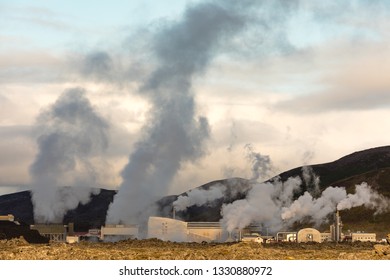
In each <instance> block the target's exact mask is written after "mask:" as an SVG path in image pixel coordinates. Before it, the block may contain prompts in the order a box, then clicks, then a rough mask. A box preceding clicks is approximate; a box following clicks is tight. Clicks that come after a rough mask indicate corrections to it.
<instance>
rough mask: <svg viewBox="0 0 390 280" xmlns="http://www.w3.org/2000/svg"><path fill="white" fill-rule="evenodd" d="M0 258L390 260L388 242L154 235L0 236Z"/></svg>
mask: <svg viewBox="0 0 390 280" xmlns="http://www.w3.org/2000/svg"><path fill="white" fill-rule="evenodd" d="M0 259H1V260H256V259H258V260H294V259H295V260H327V259H331V260H337V259H343V260H390V246H389V245H381V244H376V245H374V244H370V243H354V244H351V243H349V244H334V243H323V244H297V243H290V244H288V243H285V244H264V245H261V244H257V243H243V242H241V243H223V244H198V243H174V242H163V241H160V240H156V239H149V240H128V241H121V242H117V243H88V242H81V243H77V244H65V243H50V244H29V243H27V242H26V241H25V240H23V239H11V240H0Z"/></svg>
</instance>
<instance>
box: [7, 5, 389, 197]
mask: <svg viewBox="0 0 390 280" xmlns="http://www.w3.org/2000/svg"><path fill="white" fill-rule="evenodd" d="M204 2H218V1H181V0H170V1H151V0H148V1H120V0H111V1H89V0H87V1H48V0H37V1H18V0H15V1H6V0H0V108H1V110H0V194H4V193H9V192H12V191H16V190H21V189H29V188H30V186H31V184H32V181H33V178H32V177H33V175H34V174H33V172H32V171H31V170H32V166H34V163H36V162H37V158H39V155H42V150H45V147H44V146H42V145H43V144H42V142H41V141H40V140H42V135H45V133H46V132H47V130H48V127H49V126H45V125H44V124H42V120H46V121H47V119H45V118H43V117H42V116H43V115H45V112H46V113H47V112H48V111H50V108H55V106H54V105H53V104H59V103H60V102H59V101H58V100H60V101H61V100H62V101H63V100H64V99H61V97H64V94H65V95H66V94H68V93H70V92H73V93H74V92H75V91H74V90H73V91H72V90H70V89H74V88H78V89H82V90H80V91H79V92H82V94H83V96H85V98H86V99H87V101H86V100H84V99H83V102H84V101H85V103H84V104H86V106H87V107H88V108H89V110H92V109H91V108H93V112H94V113H96V114H98V115H99V120H102V123H105V124H107V131H106V130H104V133H107V135H105V137H107V139H106V138H105V140H107V145H102V147H103V146H104V147H103V148H104V149H103V148H102V149H100V148H99V149H98V151H94V152H93V153H90V154H88V155H87V156H88V158H89V161H88V164H91V166H92V167H93V168H95V170H97V172H96V173H97V175H96V178H94V180H93V182H94V183H96V187H102V188H109V189H117V188H118V186H120V185H121V183H122V181H123V180H124V179H123V177H124V176H123V172H122V170H124V168H125V166H126V165H127V164H128V161H129V155H131V154H134V153H135V152H134V151H136V149H137V147H138V146H139V143H141V142H142V139H143V138H144V137H145V130H147V128H148V127H150V122H151V120H152V121H153V118H152V117H151V116H153V113H152V112H154V111H158V110H159V107H158V106H157V105H156V104H157V103H155V102H154V99H153V98H154V97H151V96H150V95H147V94H145V93H144V91H145V86H146V85H147V82H146V81H149V80H148V77H149V79H150V77H153V73H155V72H154V71H155V69H156V68H158V66H159V65H160V66H161V61H159V59H160V60H161V57H160V58H159V55H160V56H161V52H167V51H168V50H165V49H164V47H165V46H166V45H169V44H168V43H169V41H170V38H161V36H164V34H165V36H167V34H169V33H164V32H161V30H165V29H167V28H168V29H169V27H170V26H174V24H175V23H177V22H180V21H181V20H182V18H183V15H184V14H185V13H186V11H187V10H188V9H189V8H191V7H194V6H196V5H202V3H204ZM227 2H229V1H227ZM243 3H244V4H243V6H245V5H246V3H247V5H246V7H245V9H244V8H242V10H239V11H240V12H241V13H242V15H243V18H245V21H243V23H242V24H241V25H240V28H239V30H237V32H236V31H235V32H230V33H228V34H229V35H228V36H224V38H222V39H220V40H219V41H218V44H215V45H213V48H212V55H211V54H209V53H207V54H208V55H209V56H208V57H207V63H206V62H205V63H202V61H201V62H199V63H200V66H199V67H200V68H201V69H200V70H199V71H197V72H195V74H194V75H192V76H191V77H190V81H191V87H190V94H191V96H193V101H194V102H195V106H194V110H195V112H194V116H195V117H197V116H199V117H203V118H204V119H205V120H207V123H208V129H209V132H208V133H207V137H206V136H205V139H202V141H198V142H197V143H198V144H199V145H202V153H199V154H197V156H196V157H194V158H191V159H189V160H182V161H180V162H179V164H178V169H177V170H175V172H173V175H172V176H173V177H172V178H170V181H169V188H168V190H167V194H179V193H182V192H184V191H186V190H189V189H192V188H194V187H197V186H199V185H201V184H204V183H207V182H209V181H212V180H217V179H221V178H227V177H243V178H251V176H252V173H251V172H252V171H251V165H252V163H251V158H250V156H248V145H249V147H251V151H252V152H256V153H260V154H261V155H264V156H268V157H269V159H270V161H271V166H272V168H271V169H270V171H269V172H268V173H267V174H263V175H262V179H268V177H271V176H274V175H276V174H279V173H281V172H284V171H287V170H289V169H292V168H295V167H298V166H302V165H310V164H317V163H325V162H329V161H333V160H336V159H338V158H340V157H342V156H344V155H347V154H349V153H352V152H355V151H359V150H363V149H368V148H373V147H377V146H384V145H388V144H389V142H388V135H390V122H388V121H387V120H388V119H389V117H390V111H389V107H390V79H389V74H388V73H390V42H389V41H390V39H389V38H390V36H389V35H390V34H389V33H390V22H389V21H388V18H389V16H390V1H379V0H377V1H365V0H356V1H254V3H255V4H253V3H251V1H244V2H243ZM202 16H203V14H200V16H199V17H200V18H202ZM212 20H213V19H211V22H213V21H212ZM164 28H165V29H164ZM232 28H233V27H232ZM204 31H205V32H204V33H207V32H206V31H207V30H204ZM200 33H201V34H200V35H199V36H197V37H190V38H189V42H191V40H194V44H195V41H196V40H199V38H202V36H201V35H202V34H203V31H202V30H200ZM188 36H192V34H189V35H188ZM160 42H168V43H166V44H165V45H162V47H161V49H159V48H158V46H159V43H160ZM156 46H157V47H156ZM200 46H201V47H202V45H200ZM156 50H157V51H156ZM176 51H179V52H180V50H176ZM156 52H157V54H156ZM159 52H160V53H159ZM170 55H172V57H171V58H172V60H174V59H175V54H170ZM178 57H180V54H179V53H178ZM201 58H202V57H201ZM195 65H197V64H196V63H195ZM56 102H57V103H56ZM89 104H90V106H91V107H90V106H89ZM103 120H104V121H103ZM47 122H48V121H47ZM51 125H52V123H51ZM50 129H52V127H50ZM93 137H95V135H94V136H93ZM96 137H98V136H96ZM95 139H96V138H95ZM96 141H97V142H98V139H97V140H96ZM137 144H138V145H137ZM92 157H94V160H91V158H92ZM95 157H96V158H95ZM164 160H166V159H164ZM103 161H104V165H103V164H102V162H103ZM167 161H169V160H167ZM76 165H77V164H76ZM92 167H91V168H92ZM75 168H76V169H77V166H76V167H75ZM78 171H79V172H83V171H82V169H79V170H78ZM88 174H90V173H88ZM86 176H90V175H86Z"/></svg>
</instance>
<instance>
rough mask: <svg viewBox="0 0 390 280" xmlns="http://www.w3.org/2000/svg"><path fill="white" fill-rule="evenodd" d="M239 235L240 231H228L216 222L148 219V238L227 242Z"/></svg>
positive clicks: (234, 239)
mask: <svg viewBox="0 0 390 280" xmlns="http://www.w3.org/2000/svg"><path fill="white" fill-rule="evenodd" d="M240 237H241V236H240V231H238V230H237V231H234V232H232V233H229V232H227V231H226V230H224V229H223V228H222V226H221V224H220V223H218V222H184V221H180V220H175V219H171V218H163V217H149V221H148V238H158V239H161V240H164V241H176V242H198V243H201V242H228V241H238V240H240Z"/></svg>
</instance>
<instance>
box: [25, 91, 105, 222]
mask: <svg viewBox="0 0 390 280" xmlns="http://www.w3.org/2000/svg"><path fill="white" fill-rule="evenodd" d="M108 129H109V126H108V124H107V123H106V121H105V120H104V119H103V118H102V117H100V116H99V115H98V114H97V112H96V111H95V110H94V108H93V107H92V105H91V104H90V102H89V100H88V99H87V98H86V97H85V93H84V90H82V89H80V88H74V89H70V90H67V91H65V92H64V93H63V94H62V95H61V96H60V97H59V98H58V100H57V101H56V102H55V103H54V104H53V105H52V106H51V107H50V108H48V109H47V110H46V111H44V112H42V113H41V114H40V115H39V117H38V119H37V123H36V126H35V133H36V135H37V144H38V148H39V151H38V154H37V155H36V158H35V160H34V162H33V163H32V164H31V166H30V174H31V178H32V183H31V185H32V186H31V187H32V201H33V205H34V220H35V222H36V223H48V222H54V223H60V222H62V219H63V216H64V215H65V214H66V212H67V211H68V210H71V209H74V208H76V207H77V206H78V204H79V203H82V204H84V203H87V202H88V200H89V198H90V196H91V194H97V193H98V190H97V189H94V188H91V187H94V186H95V185H96V183H97V181H98V179H99V166H100V164H101V163H102V162H103V160H102V158H101V155H102V153H103V152H104V151H105V149H106V147H107V145H108V137H107V133H108ZM64 186H72V187H66V188H64Z"/></svg>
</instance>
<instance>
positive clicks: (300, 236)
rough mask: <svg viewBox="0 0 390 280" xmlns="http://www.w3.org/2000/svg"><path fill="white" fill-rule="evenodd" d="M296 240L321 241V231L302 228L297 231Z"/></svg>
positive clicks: (299, 241)
mask: <svg viewBox="0 0 390 280" xmlns="http://www.w3.org/2000/svg"><path fill="white" fill-rule="evenodd" d="M297 242H298V243H301V242H318V243H321V242H322V240H321V233H320V232H319V231H318V230H316V229H315V228H304V229H301V230H300V231H298V233H297Z"/></svg>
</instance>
